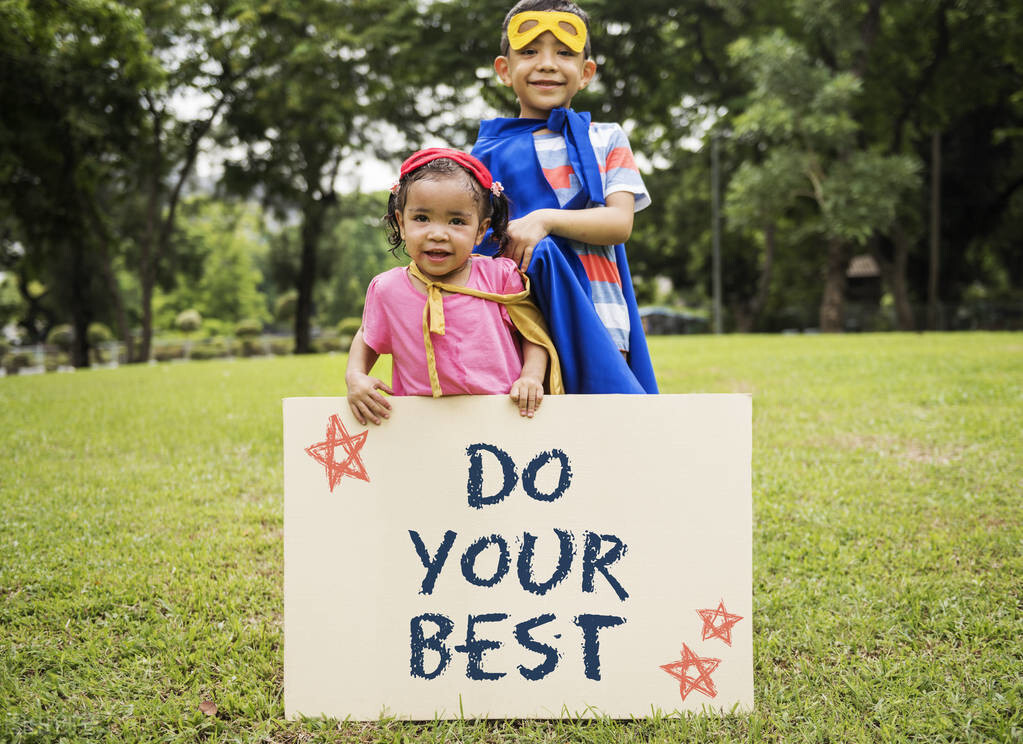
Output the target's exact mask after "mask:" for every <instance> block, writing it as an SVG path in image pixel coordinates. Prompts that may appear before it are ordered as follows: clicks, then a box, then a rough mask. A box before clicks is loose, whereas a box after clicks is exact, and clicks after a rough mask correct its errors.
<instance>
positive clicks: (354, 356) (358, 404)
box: [345, 327, 394, 426]
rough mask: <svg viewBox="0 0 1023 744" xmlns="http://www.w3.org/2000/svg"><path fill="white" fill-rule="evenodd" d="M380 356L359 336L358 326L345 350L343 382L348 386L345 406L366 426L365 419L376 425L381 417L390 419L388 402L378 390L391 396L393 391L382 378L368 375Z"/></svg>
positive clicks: (360, 334) (360, 329) (360, 330)
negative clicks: (346, 352) (346, 357)
mask: <svg viewBox="0 0 1023 744" xmlns="http://www.w3.org/2000/svg"><path fill="white" fill-rule="evenodd" d="M379 358H380V355H379V354H377V353H376V352H375V351H373V349H371V348H370V346H369V344H367V343H366V341H365V340H364V339H363V338H362V328H361V327H360V328H359V330H358V332H357V333H356V334H355V338H353V339H352V347H351V348H350V349H349V350H348V368H347V369H346V370H345V385H347V386H348V407H349V408H351V409H352V413H353V414H354V415H355V419H356V420H357V421H358V422H359V423H360V424H362V425H363V426H365V425H366V419H369V420H370V421H372V422H373V423H374V424H379V423H380V419H381V418H389V417H390V415H391V404H390V403H389V402H388V401H387V398H385V397H384V396H383V395H381V394H380V393H379V392H378V391H379V390H383V391H384V392H385V393H388V394H390V395H394V392H393V391H392V390H391V388H389V387H388V386H387V385H386V384H385V383H384V382H383V381H382V380H379V379H377V378H376V377H370V375H369V371H370V370H371V369H373V365H374V364H376V361H377V359H379Z"/></svg>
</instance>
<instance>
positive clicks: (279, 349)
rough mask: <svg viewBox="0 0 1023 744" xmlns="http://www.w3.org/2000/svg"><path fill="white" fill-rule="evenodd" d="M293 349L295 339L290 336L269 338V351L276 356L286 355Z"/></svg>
mask: <svg viewBox="0 0 1023 744" xmlns="http://www.w3.org/2000/svg"><path fill="white" fill-rule="evenodd" d="M294 351H295V340H294V339H292V338H272V339H270V352H271V353H272V354H276V355H277V356H287V355H288V354H291V353H292V352H294Z"/></svg>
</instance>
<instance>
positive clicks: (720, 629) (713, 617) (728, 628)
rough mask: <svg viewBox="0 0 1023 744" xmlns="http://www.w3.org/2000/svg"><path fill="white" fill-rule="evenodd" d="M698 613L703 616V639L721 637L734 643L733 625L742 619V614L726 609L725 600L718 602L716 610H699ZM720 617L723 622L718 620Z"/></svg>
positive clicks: (726, 641) (730, 643) (729, 642)
mask: <svg viewBox="0 0 1023 744" xmlns="http://www.w3.org/2000/svg"><path fill="white" fill-rule="evenodd" d="M696 614H697V615H699V616H700V617H702V618H703V640H707V639H708V638H720V639H721V640H722V641H724V642H725V643H727V644H728V645H729V646H731V645H732V626H733V625H735V624H736V623H737V622H739V621H740V620H742V616H741V615H733V614H731V613H730V612H728V611H726V610H725V601H724V600H721V601H720V602H718V608H717V609H716V610H697V611H696ZM719 619H720V621H721V622H717V621H718V620H719Z"/></svg>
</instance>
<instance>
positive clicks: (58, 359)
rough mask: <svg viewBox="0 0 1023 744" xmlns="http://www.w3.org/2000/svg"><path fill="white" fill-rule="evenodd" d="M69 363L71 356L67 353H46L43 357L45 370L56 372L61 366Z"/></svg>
mask: <svg viewBox="0 0 1023 744" xmlns="http://www.w3.org/2000/svg"><path fill="white" fill-rule="evenodd" d="M70 364H71V357H69V356H68V355H67V354H65V353H63V352H60V353H58V354H54V353H52V352H51V353H48V354H47V355H46V356H45V357H43V367H45V368H46V371H47V372H56V371H57V370H58V369H60V368H61V367H67V366H70Z"/></svg>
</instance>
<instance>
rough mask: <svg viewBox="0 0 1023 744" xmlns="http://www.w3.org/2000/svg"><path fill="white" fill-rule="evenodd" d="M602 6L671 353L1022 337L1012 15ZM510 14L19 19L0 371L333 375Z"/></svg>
mask: <svg viewBox="0 0 1023 744" xmlns="http://www.w3.org/2000/svg"><path fill="white" fill-rule="evenodd" d="M586 8H587V9H588V10H589V11H590V13H591V14H592V15H593V17H594V19H595V22H594V23H593V29H592V33H593V47H594V55H595V58H596V60H597V62H598V79H597V84H596V85H594V86H592V87H591V89H588V90H586V91H583V92H582V93H580V94H579V96H578V97H577V99H576V101H575V105H576V108H578V109H580V110H591V111H592V112H593V114H594V117H595V118H596V119H601V120H611V121H620V122H623V123H624V125H625V127H626V129H627V130H628V132H629V136H630V138H631V141H632V144H633V148H634V150H635V151H636V153H637V157H638V158H639V162H640V164H641V166H642V168H643V171H644V177H645V179H646V182H647V185H648V188H649V190H650V192H651V193H652V194H653V197H654V203H653V206H652V207H650V208H649V209H647V210H645V211H644V212H642V213H640V214H639V215H638V216H637V219H636V227H635V230H634V233H633V236H632V239H631V240H630V241H629V245H628V250H629V258H630V262H631V266H632V271H633V275H634V277H636V289H637V295H638V297H639V299H640V303H641V305H643V306H645V307H646V308H647V312H650V313H652V315H653V316H654V317H653V318H652V319H651V328H652V329H653V330H660V329H661V328H662V327H663V328H665V329H666V330H674V331H680V330H682V331H688V330H708V329H709V330H716V329H718V328H719V327H720V328H721V329H722V330H725V331H732V330H734V331H744V332H748V331H806V330H821V331H842V330H846V331H849V330H858V331H863V330H871V331H881V330H890V329H898V330H922V329H943V330H952V329H976V328H987V329H1005V328H1019V327H1021V325H1023V290H1021V287H1023V282H1021V278H1023V250H1021V247H1023V188H1021V186H1023V152H1021V150H1023V84H1021V80H1023V61H1021V54H1023V52H1021V50H1023V18H1021V16H1023V10H1021V9H1020V7H1019V5H1018V3H1011V2H1008V1H1007V0H956V1H954V2H953V0H923V1H921V2H912V3H907V2H884V1H883V0H869V1H863V2H824V3H822V2H810V1H809V0H763V1H761V2H748V1H746V0H707V1H706V2H695V3H686V4H682V5H679V4H678V3H674V2H655V1H652V0H641V1H639V2H629V3H617V2H589V3H587V4H586ZM505 10H506V9H505V8H504V7H503V6H501V5H500V4H494V3H484V2H468V1H467V0H457V1H450V2H418V1H412V0H388V1H386V2H384V1H382V0H360V1H354V2H334V1H330V2H324V1H322V0H312V1H310V2H298V0H230V1H228V0H222V1H220V2H198V1H191V0H180V1H177V2H169V1H167V0H153V1H152V2H132V3H114V2H109V1H107V0H75V2H55V1H52V0H45V1H40V2H35V1H33V2H29V1H28V0H7V1H6V2H3V3H2V4H0V49H2V50H3V51H2V52H0V272H2V274H0V328H3V329H4V331H3V334H2V336H3V339H4V340H3V341H2V342H0V343H2V344H3V345H4V346H3V348H0V352H3V354H4V356H5V360H6V363H5V365H4V366H5V368H6V369H7V370H8V371H10V372H17V371H19V370H20V369H23V368H25V367H32V368H37V369H39V368H43V367H45V368H49V369H57V368H60V367H67V366H69V365H73V366H75V367H81V366H85V365H88V364H90V363H94V362H98V363H104V362H110V361H114V360H120V361H122V362H123V361H129V360H134V361H144V360H150V359H170V358H180V357H183V356H190V357H192V358H208V357H210V356H222V355H232V354H234V355H240V354H247V355H251V354H257V353H258V354H263V353H290V352H291V351H292V350H293V351H296V352H298V353H305V352H309V351H316V350H344V348H345V346H346V343H347V340H348V339H349V338H350V336H351V334H352V331H353V325H354V324H355V323H357V321H355V320H353V319H355V318H358V316H359V314H360V311H361V306H362V301H363V291H364V288H365V286H366V284H367V282H368V280H369V278H370V277H372V276H373V275H374V274H375V273H377V272H379V271H381V270H382V269H385V268H388V267H390V266H393V265H396V263H397V261H398V259H396V258H393V257H392V256H391V255H390V254H389V253H388V252H387V245H386V243H385V241H384V235H383V230H382V229H381V227H380V224H379V218H380V216H381V215H382V213H383V212H384V209H385V197H386V188H387V187H388V186H389V185H390V183H391V182H392V179H393V176H394V173H395V172H396V169H397V165H398V163H400V161H401V160H402V159H403V158H404V157H405V156H406V155H407V154H408V153H409V152H410V151H412V150H413V149H415V148H416V147H419V146H422V145H424V144H427V145H432V144H438V143H444V144H448V145H452V146H456V147H468V146H470V145H471V143H472V141H473V139H474V136H475V129H476V126H477V122H478V118H479V116H480V115H495V114H503V115H514V113H515V112H516V110H517V109H516V107H515V103H514V98H513V96H512V94H511V91H510V90H509V89H505V88H503V87H501V86H500V85H499V84H498V83H497V82H496V81H495V78H494V75H493V74H492V70H491V68H490V63H491V61H492V59H493V57H494V56H495V54H496V52H497V42H498V35H499V28H500V24H501V20H502V17H503V13H504V12H505ZM715 256H719V260H718V261H715ZM402 258H403V257H402ZM716 267H717V268H718V269H719V270H718V271H715V268H716ZM716 301H717V302H719V303H720V312H717V310H718V307H717V305H716ZM719 319H720V326H719ZM115 341H117V342H119V343H114V342H115ZM28 352H31V353H28ZM90 352H91V353H90Z"/></svg>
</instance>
